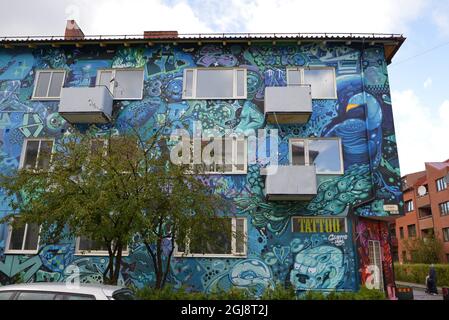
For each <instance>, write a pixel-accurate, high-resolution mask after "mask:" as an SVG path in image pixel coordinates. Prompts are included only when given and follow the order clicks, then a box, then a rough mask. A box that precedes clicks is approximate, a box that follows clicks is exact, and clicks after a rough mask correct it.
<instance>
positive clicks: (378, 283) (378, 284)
mask: <svg viewBox="0 0 449 320" xmlns="http://www.w3.org/2000/svg"><path fill="white" fill-rule="evenodd" d="M368 254H369V260H370V264H371V265H374V266H376V269H375V271H374V272H375V273H374V279H375V281H374V284H375V288H376V289H379V290H382V291H383V290H384V283H383V275H382V272H383V268H382V251H381V249H380V242H379V241H378V240H368Z"/></svg>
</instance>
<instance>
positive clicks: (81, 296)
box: [55, 293, 95, 300]
mask: <svg viewBox="0 0 449 320" xmlns="http://www.w3.org/2000/svg"><path fill="white" fill-rule="evenodd" d="M55 300H95V296H93V295H90V294H77V293H58V294H57V295H56V297H55Z"/></svg>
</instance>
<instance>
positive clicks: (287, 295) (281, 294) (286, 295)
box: [260, 284, 297, 300]
mask: <svg viewBox="0 0 449 320" xmlns="http://www.w3.org/2000/svg"><path fill="white" fill-rule="evenodd" d="M260 299H261V300H296V299H297V297H296V292H295V290H294V289H293V288H292V287H288V288H285V287H284V286H283V285H281V284H277V285H276V286H275V287H274V288H273V289H272V288H267V289H266V290H265V291H264V293H263V295H262V297H261V298H260Z"/></svg>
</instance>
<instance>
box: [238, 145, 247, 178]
mask: <svg viewBox="0 0 449 320" xmlns="http://www.w3.org/2000/svg"><path fill="white" fill-rule="evenodd" d="M245 154H246V143H245V140H237V163H236V165H237V170H238V171H243V170H245Z"/></svg>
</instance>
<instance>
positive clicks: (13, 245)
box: [9, 226, 25, 250]
mask: <svg viewBox="0 0 449 320" xmlns="http://www.w3.org/2000/svg"><path fill="white" fill-rule="evenodd" d="M24 235H25V226H23V227H16V228H13V229H12V231H11V239H10V241H9V250H22V244H23V237H24Z"/></svg>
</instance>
